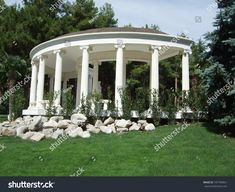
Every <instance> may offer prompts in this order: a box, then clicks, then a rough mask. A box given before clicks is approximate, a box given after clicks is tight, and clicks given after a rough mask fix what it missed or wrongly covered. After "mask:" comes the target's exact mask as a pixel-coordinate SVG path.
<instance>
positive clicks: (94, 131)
mask: <svg viewBox="0 0 235 192" xmlns="http://www.w3.org/2000/svg"><path fill="white" fill-rule="evenodd" d="M86 128H87V131H89V132H90V133H95V134H97V133H99V132H100V129H99V128H95V126H93V125H91V124H88V125H87V126H86Z"/></svg>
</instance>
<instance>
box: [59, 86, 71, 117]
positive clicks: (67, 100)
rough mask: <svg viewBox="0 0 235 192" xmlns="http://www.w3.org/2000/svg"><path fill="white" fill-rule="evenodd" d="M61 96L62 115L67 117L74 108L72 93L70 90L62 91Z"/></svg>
mask: <svg viewBox="0 0 235 192" xmlns="http://www.w3.org/2000/svg"><path fill="white" fill-rule="evenodd" d="M62 98H63V102H62V103H63V105H62V107H63V116H64V117H65V118H69V117H70V116H71V115H72V114H73V110H74V102H73V101H74V97H73V94H72V90H71V89H69V90H66V91H63V94H62Z"/></svg>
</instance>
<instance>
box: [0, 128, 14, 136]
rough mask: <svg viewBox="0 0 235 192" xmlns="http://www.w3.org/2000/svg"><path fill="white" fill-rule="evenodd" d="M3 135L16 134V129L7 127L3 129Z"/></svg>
mask: <svg viewBox="0 0 235 192" xmlns="http://www.w3.org/2000/svg"><path fill="white" fill-rule="evenodd" d="M2 135H3V136H15V135H16V130H15V129H12V128H8V127H5V128H3V129H2Z"/></svg>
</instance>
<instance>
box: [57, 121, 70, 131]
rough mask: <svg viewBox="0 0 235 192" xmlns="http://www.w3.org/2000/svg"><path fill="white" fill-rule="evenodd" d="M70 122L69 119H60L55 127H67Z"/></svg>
mask: <svg viewBox="0 0 235 192" xmlns="http://www.w3.org/2000/svg"><path fill="white" fill-rule="evenodd" d="M71 123H72V122H71V121H70V120H60V121H59V122H58V125H57V127H58V128H59V129H67V128H68V126H69V125H70V124H71Z"/></svg>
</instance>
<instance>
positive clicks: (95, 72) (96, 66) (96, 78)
mask: <svg viewBox="0 0 235 192" xmlns="http://www.w3.org/2000/svg"><path fill="white" fill-rule="evenodd" d="M98 81H99V63H95V64H94V68H93V92H98Z"/></svg>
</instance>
